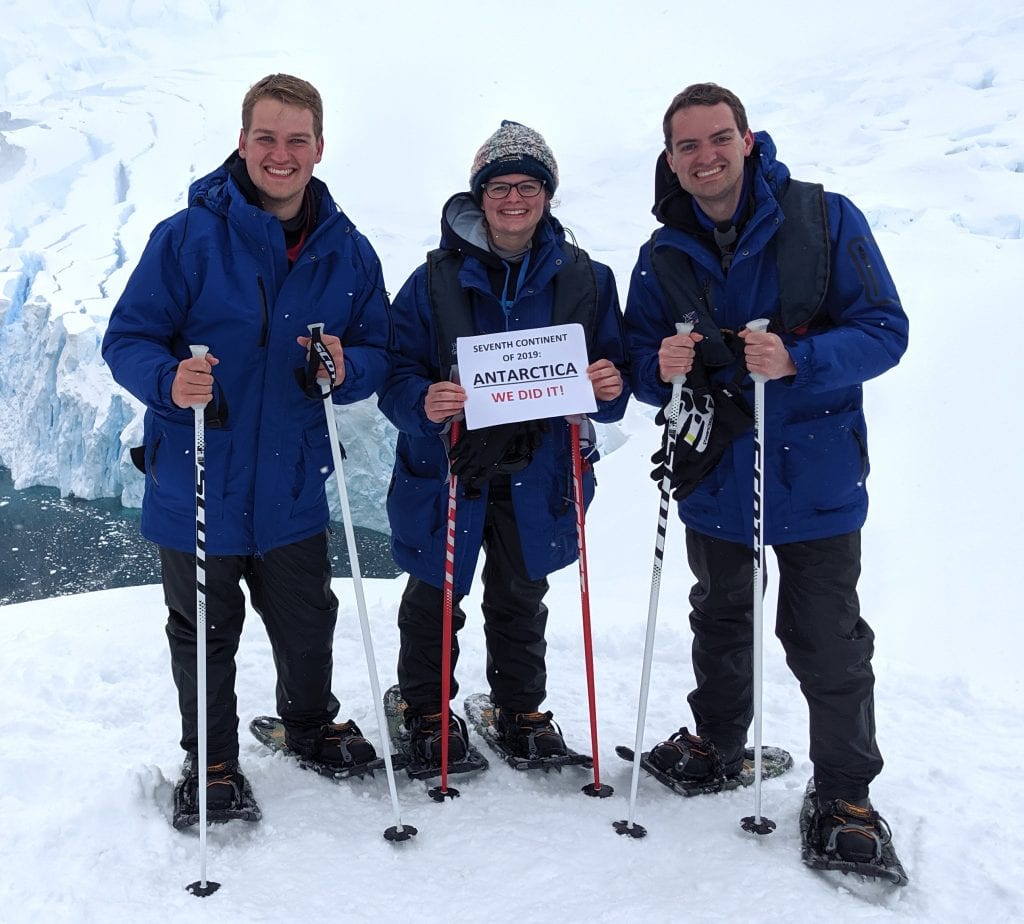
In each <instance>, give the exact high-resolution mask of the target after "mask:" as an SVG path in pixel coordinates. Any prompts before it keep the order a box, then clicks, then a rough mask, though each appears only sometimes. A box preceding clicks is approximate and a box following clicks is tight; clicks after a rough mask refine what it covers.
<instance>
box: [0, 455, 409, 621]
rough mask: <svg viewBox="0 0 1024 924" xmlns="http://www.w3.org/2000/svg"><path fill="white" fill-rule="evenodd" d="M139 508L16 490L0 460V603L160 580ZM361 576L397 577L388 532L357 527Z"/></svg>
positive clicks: (338, 538)
mask: <svg viewBox="0 0 1024 924" xmlns="http://www.w3.org/2000/svg"><path fill="white" fill-rule="evenodd" d="M139 516H140V511H139V510H137V509H134V508H130V507H122V506H121V503H120V501H118V500H113V499H110V498H106V499H102V500H94V501H83V500H76V499H74V498H62V497H61V496H60V493H59V492H58V491H57V490H56V489H55V488H28V489H26V490H24V491H15V490H14V485H13V482H12V480H11V473H10V472H9V471H8V470H7V469H5V468H0V606H2V605H4V604H7V603H20V602H22V601H25V600H41V599H44V598H46V597H60V596H63V595H65V594H77V593H84V592H85V591H90V590H104V589H107V588H111V587H130V586H134V585H137V584H158V583H159V582H160V559H159V556H158V554H157V549H156V546H155V545H153V544H152V543H151V542H147V541H146V540H145V539H143V538H142V537H141V536H140V535H139ZM333 526H334V533H333V535H332V536H331V542H330V549H331V559H332V561H333V562H334V574H335V576H336V577H350V576H351V573H352V572H351V567H350V565H349V560H348V550H347V549H346V547H345V533H344V529H343V527H342V524H340V523H336V524H333ZM355 534H356V545H357V547H358V550H359V566H360V571H361V573H362V574H363V576H364V577H395V576H396V575H397V574H399V573H400V572H399V570H398V569H397V568H396V567H395V564H394V562H393V561H392V560H391V554H390V551H389V548H388V537H387V536H386V535H385V534H384V533H378V532H375V531H374V530H370V529H363V528H362V527H359V526H357V527H355Z"/></svg>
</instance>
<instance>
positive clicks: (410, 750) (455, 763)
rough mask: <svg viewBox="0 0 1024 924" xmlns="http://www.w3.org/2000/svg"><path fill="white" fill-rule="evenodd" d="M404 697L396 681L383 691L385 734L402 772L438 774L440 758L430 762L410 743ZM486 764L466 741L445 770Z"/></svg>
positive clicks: (464, 769) (421, 775)
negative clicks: (457, 756)
mask: <svg viewBox="0 0 1024 924" xmlns="http://www.w3.org/2000/svg"><path fill="white" fill-rule="evenodd" d="M405 709H406V705H405V700H403V699H402V693H401V691H400V690H399V688H398V685H397V684H395V685H394V686H392V687H389V688H388V690H387V691H386V692H385V694H384V715H385V717H386V718H387V723H388V734H389V735H390V737H391V742H392V744H394V746H395V750H396V751H397V752H398V755H399V759H400V760H401V761H402V762H403V763H402V766H404V767H405V772H406V773H407V774H408V775H409V776H410V777H411V778H412V779H414V780H430V779H433V778H434V777H439V776H440V775H441V763H440V760H437V761H432V760H429V759H427V758H426V756H425V755H423V754H420V753H418V752H417V749H416V748H415V746H414V744H413V736H412V733H411V730H410V729H409V728H408V727H407V725H406V722H405ZM487 767H488V763H487V758H486V757H484V755H483V754H481V753H480V752H479V751H478V750H477V749H476V748H475V747H474V746H473V745H472V744H470V743H469V742H468V741H466V745H465V753H464V754H463V755H462V757H461V758H460V759H458V760H450V759H449V761H448V773H449V774H456V773H472V772H474V771H476V770H486V769H487Z"/></svg>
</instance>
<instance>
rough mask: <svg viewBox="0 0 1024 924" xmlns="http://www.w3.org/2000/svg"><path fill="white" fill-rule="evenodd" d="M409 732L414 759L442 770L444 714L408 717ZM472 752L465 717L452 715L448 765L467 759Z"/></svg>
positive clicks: (449, 714) (406, 722)
mask: <svg viewBox="0 0 1024 924" xmlns="http://www.w3.org/2000/svg"><path fill="white" fill-rule="evenodd" d="M405 725H406V728H408V730H409V735H410V740H409V747H410V750H411V751H412V754H413V756H414V759H415V760H417V761H422V762H423V763H425V764H426V765H428V766H431V767H440V766H441V713H440V712H435V713H434V714H433V715H414V716H410V715H408V713H407V714H406V716H405ZM468 752H469V731H468V730H467V728H466V723H465V721H464V720H463V719H462V717H461V716H459V715H456V714H455V713H454V712H449V713H448V765H449V767H450V766H451V765H452V764H455V763H459V762H460V761H463V760H465V759H466V755H467V754H468Z"/></svg>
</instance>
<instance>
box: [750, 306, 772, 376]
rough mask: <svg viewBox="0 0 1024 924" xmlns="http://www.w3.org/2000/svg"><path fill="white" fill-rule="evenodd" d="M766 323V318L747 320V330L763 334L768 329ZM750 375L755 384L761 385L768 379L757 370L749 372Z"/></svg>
mask: <svg viewBox="0 0 1024 924" xmlns="http://www.w3.org/2000/svg"><path fill="white" fill-rule="evenodd" d="M768 323H769V322H768V319H767V318H755V319H754V320H753V321H748V322H747V330H750V331H753V332H754V333H755V334H763V333H764V332H765V331H766V330H768ZM750 377H751V378H752V379H753V380H754V384H755V385H763V384H764V383H765V382H767V381H768V379H766V378H765V377H764V376H763V375H761V374H760V373H757V372H751V373H750Z"/></svg>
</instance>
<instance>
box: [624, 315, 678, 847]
mask: <svg viewBox="0 0 1024 924" xmlns="http://www.w3.org/2000/svg"><path fill="white" fill-rule="evenodd" d="M692 330H693V325H692V324H683V323H679V324H676V333H677V334H688V333H690V331H692ZM685 382H686V376H685V375H674V376H672V397H671V398H670V399H669V403H668V417H667V419H666V422H665V426H666V430H665V460H664V463H663V464H664V466H665V474H664V475H662V477H661V499H660V502H659V505H658V535H657V538H656V540H655V543H654V568H653V571H652V572H651V595H650V599H649V602H648V605H647V635H646V637H645V638H644V666H643V672H642V674H641V677H640V703H639V705H638V707H637V714H636V739H635V741H634V744H633V775H632V778H631V779H630V785H629V815H628V817H627V818H626V819H624V820H623V821H615V822H612V827H614V828H615V830H616V832H617V833H618V834H628V835H629V836H630V837H644V836H645V835H646V834H647V829H646V828H645V827H644V826H643V825H638V824H635V823H634V821H633V812H634V810H635V809H636V794H637V789H638V787H639V785H640V760H641V756H642V754H643V745H644V725H645V724H646V723H647V694H648V691H649V689H650V684H651V662H652V660H653V658H654V630H655V627H656V626H657V623H658V598H659V597H660V596H661V568H662V562H663V561H664V558H665V534H666V532H667V531H668V511H669V504H670V502H671V493H670V492H671V489H672V464H673V461H674V460H675V454H676V435H677V434H678V433H679V405H680V403H681V402H682V398H683V384H684V383H685Z"/></svg>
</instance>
